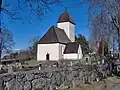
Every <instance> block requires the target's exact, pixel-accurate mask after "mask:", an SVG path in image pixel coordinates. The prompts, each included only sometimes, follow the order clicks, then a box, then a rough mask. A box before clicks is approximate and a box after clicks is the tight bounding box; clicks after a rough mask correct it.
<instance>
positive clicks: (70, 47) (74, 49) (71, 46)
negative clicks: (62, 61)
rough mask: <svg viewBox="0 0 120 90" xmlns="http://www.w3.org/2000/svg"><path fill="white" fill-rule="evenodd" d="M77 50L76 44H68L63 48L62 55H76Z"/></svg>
mask: <svg viewBox="0 0 120 90" xmlns="http://www.w3.org/2000/svg"><path fill="white" fill-rule="evenodd" d="M78 48H79V43H78V42H71V43H68V44H67V45H66V47H65V50H64V54H69V53H77V52H78Z"/></svg>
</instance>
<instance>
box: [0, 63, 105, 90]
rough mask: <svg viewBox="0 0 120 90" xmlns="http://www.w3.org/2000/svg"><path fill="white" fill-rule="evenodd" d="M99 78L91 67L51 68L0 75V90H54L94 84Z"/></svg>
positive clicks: (95, 70)
mask: <svg viewBox="0 0 120 90" xmlns="http://www.w3.org/2000/svg"><path fill="white" fill-rule="evenodd" d="M101 67H103V66H101ZM98 68H99V67H98ZM99 69H100V68H99ZM103 73H105V72H103ZM97 77H99V74H98V71H97V69H95V68H94V67H91V66H85V67H82V66H79V65H78V66H72V67H66V68H65V67H64V68H56V67H50V68H47V69H45V70H32V71H25V72H13V73H11V74H9V73H6V74H0V90H35V89H37V88H39V90H53V88H60V87H64V86H70V85H78V84H81V83H86V82H89V83H92V81H93V80H95V79H96V78H97Z"/></svg>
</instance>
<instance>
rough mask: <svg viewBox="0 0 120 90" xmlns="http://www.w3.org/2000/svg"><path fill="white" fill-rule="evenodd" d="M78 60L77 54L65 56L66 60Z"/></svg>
mask: <svg viewBox="0 0 120 90" xmlns="http://www.w3.org/2000/svg"><path fill="white" fill-rule="evenodd" d="M77 58H78V54H77V53H69V54H64V59H65V60H77Z"/></svg>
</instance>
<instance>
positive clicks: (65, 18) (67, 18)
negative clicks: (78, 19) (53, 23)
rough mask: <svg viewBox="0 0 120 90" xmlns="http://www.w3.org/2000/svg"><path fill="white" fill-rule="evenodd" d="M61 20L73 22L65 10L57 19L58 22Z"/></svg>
mask: <svg viewBox="0 0 120 90" xmlns="http://www.w3.org/2000/svg"><path fill="white" fill-rule="evenodd" d="M61 22H71V23H73V24H75V22H74V20H73V19H72V17H71V16H70V15H69V14H68V12H67V11H65V12H64V13H63V14H61V15H60V17H59V19H58V23H61Z"/></svg>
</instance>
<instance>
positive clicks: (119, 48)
mask: <svg viewBox="0 0 120 90" xmlns="http://www.w3.org/2000/svg"><path fill="white" fill-rule="evenodd" d="M118 50H119V52H120V29H119V28H118Z"/></svg>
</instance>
